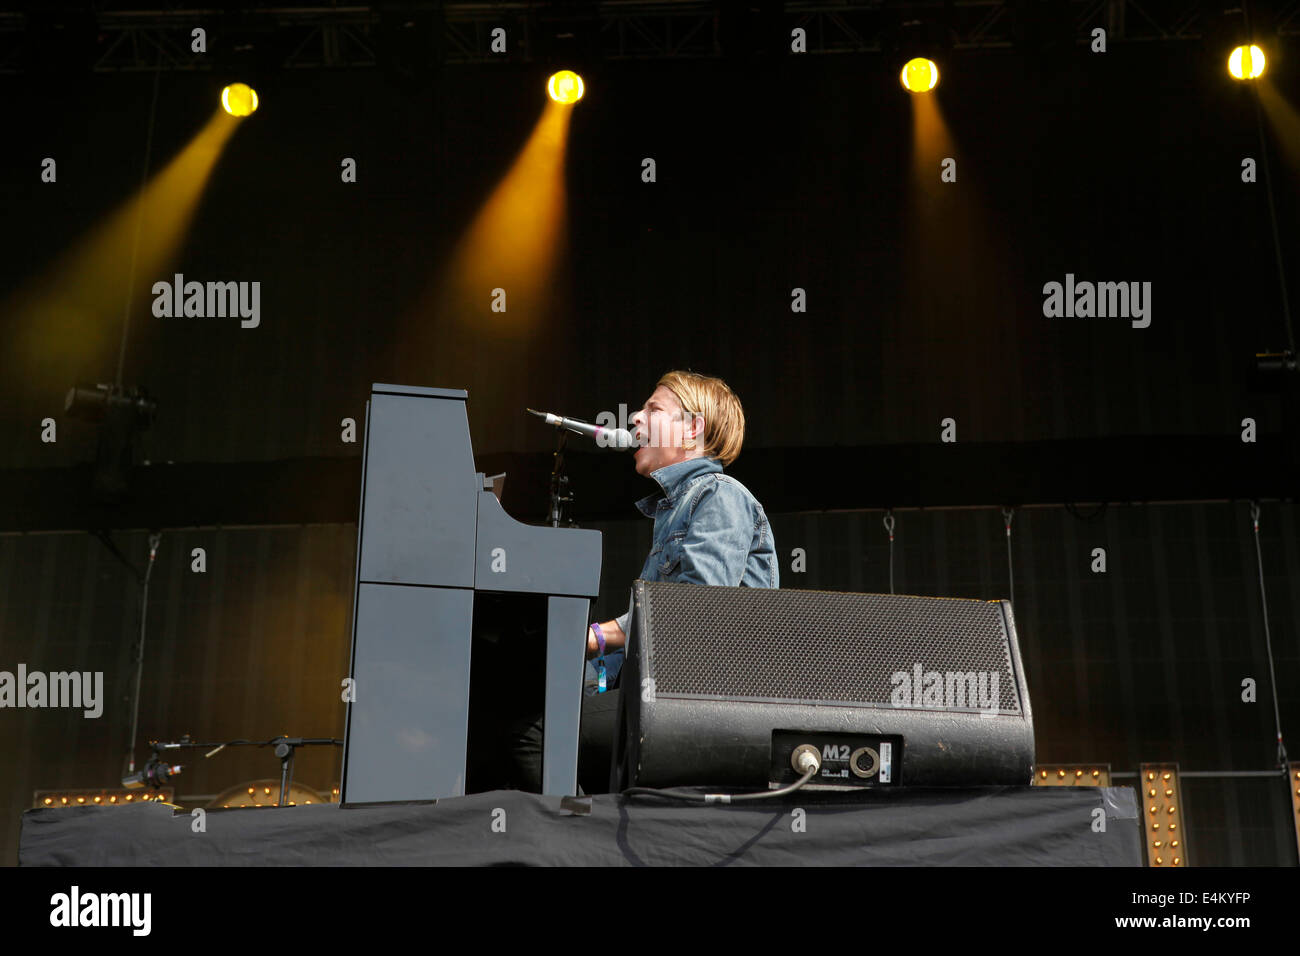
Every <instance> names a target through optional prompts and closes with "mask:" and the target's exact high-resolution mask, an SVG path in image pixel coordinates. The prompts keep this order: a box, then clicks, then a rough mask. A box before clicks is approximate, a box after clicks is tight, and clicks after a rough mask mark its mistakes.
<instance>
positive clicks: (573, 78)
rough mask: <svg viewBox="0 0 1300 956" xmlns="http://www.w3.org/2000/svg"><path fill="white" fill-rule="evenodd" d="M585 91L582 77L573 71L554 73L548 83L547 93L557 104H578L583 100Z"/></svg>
mask: <svg viewBox="0 0 1300 956" xmlns="http://www.w3.org/2000/svg"><path fill="white" fill-rule="evenodd" d="M585 90H586V87H585V86H584V85H583V82H582V77H580V76H579V75H578V74H577V73H574V72H573V71H572V70H561V71H560V72H559V73H552V74H551V78H550V79H549V80H547V81H546V92H547V93H549V94H550V96H551V99H553V100H555V102H557V103H565V104H573V103H576V102H578V100H580V99H582V94H583V92H584V91H585Z"/></svg>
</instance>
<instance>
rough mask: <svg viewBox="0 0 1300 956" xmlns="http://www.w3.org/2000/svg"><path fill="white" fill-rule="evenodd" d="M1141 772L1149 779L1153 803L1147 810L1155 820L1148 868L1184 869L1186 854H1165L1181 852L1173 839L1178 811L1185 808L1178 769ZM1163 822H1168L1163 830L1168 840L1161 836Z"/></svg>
mask: <svg viewBox="0 0 1300 956" xmlns="http://www.w3.org/2000/svg"><path fill="white" fill-rule="evenodd" d="M1139 769H1140V775H1141V777H1144V778H1145V779H1146V783H1147V787H1146V789H1147V796H1148V799H1153V802H1152V803H1151V805H1150V806H1149V807H1148V810H1149V811H1150V813H1151V816H1152V817H1153V818H1155V819H1153V820H1152V822H1151V833H1149V834H1148V835H1147V838H1146V841H1147V842H1146V849H1147V866H1170V865H1172V866H1185V865H1186V864H1187V859H1186V855H1185V854H1181V853H1180V855H1178V856H1166V855H1165V853H1164V852H1162V851H1163V850H1164V849H1168V850H1174V849H1179V850H1181V849H1182V848H1181V847H1180V846H1179V843H1180V841H1179V840H1178V839H1176V838H1175V836H1174V834H1175V833H1176V831H1177V830H1178V822H1177V821H1178V819H1179V816H1180V810H1179V807H1180V806H1181V805H1182V799H1181V793H1180V789H1181V788H1180V786H1179V783H1178V765H1177V764H1142V765H1141V767H1140V768H1139ZM1157 781H1159V782H1157ZM1161 811H1163V812H1161ZM1161 818H1163V819H1164V821H1165V823H1164V826H1163V829H1164V831H1165V833H1166V834H1168V835H1167V836H1166V837H1161V835H1160V831H1161V829H1162V827H1161V823H1160V822H1159V821H1160V819H1161ZM1166 841H1167V842H1166Z"/></svg>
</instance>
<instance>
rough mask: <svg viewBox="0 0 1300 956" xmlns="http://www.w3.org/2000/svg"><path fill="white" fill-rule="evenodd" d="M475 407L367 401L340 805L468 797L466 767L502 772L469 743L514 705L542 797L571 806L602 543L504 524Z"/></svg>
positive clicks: (428, 392) (425, 394)
mask: <svg viewBox="0 0 1300 956" xmlns="http://www.w3.org/2000/svg"><path fill="white" fill-rule="evenodd" d="M467 399H468V394H467V393H466V392H465V391H463V390H459V389H444V388H417V387H411V386H404V385H374V386H372V389H371V395H370V401H369V402H368V403H367V406H366V431H365V445H364V451H363V456H362V462H363V464H362V469H363V471H362V481H361V509H360V515H359V516H358V521H357V572H356V589H355V593H354V597H353V612H352V658H351V670H350V675H349V676H350V677H351V680H352V685H351V690H350V692H348V691H344V694H345V695H346V696H345V699H347V698H349V697H350V698H351V699H350V701H349V703H348V711H347V726H346V731H345V739H344V748H343V775H342V784H341V787H340V789H341V801H342V802H343V803H345V804H358V803H387V802H398V801H412V800H432V799H438V798H441V797H450V796H460V795H463V794H465V793H466V792H467V785H468V783H470V782H471V781H469V780H468V779H467V776H473V772H472V771H471V770H470V769H469V768H470V767H471V765H472V763H473V759H472V758H476V761H477V765H478V766H480V767H481V766H488V767H491V766H492V765H493V764H494V762H496V761H505V760H506V759H507V755H506V754H503V753H497V752H491V753H478V754H474V755H472V754H471V753H470V752H469V749H470V746H471V743H472V742H474V741H477V743H476V744H475V746H478V747H480V749H481V748H487V747H498V748H499V746H500V741H499V739H497V738H493V737H492V736H491V735H485V734H483V733H477V734H476V733H474V732H473V731H474V727H473V726H472V724H473V723H474V721H475V720H478V721H479V722H480V723H481V722H483V721H486V720H487V719H488V718H489V717H490V716H491V714H492V713H494V712H496V711H497V710H499V709H500V708H502V707H509V706H511V705H512V704H513V705H514V706H515V707H516V709H518V707H519V706H524V708H525V709H526V707H527V699H528V698H530V697H531V696H534V695H535V699H536V701H537V702H538V704H539V705H540V706H542V707H544V732H545V736H544V742H543V753H542V792H543V793H547V794H555V795H565V794H574V793H577V768H578V723H579V718H580V715H581V707H582V681H583V671H584V666H585V663H586V642H585V640H584V635H585V631H586V627H587V623H588V613H589V607H590V602H591V599H592V598H594V597H595V596H596V594H597V593H598V592H599V587H600V564H601V536H600V532H598V531H587V530H580V529H573V528H552V527H549V526H533V525H528V524H524V523H522V522H520V521H516V520H515V519H513V518H511V517H510V516H509V515H507V514H506V512H505V510H504V509H503V508H502V507H501V503H500V501H499V499H498V497H497V495H496V494H494V493H493V490H492V483H491V481H490V480H488V479H486V478H485V476H484V474H483V473H481V472H476V471H475V469H474V454H473V450H472V448H471V446H470V436H469V418H468V414H467V410H466V402H467ZM476 664H478V665H479V666H478V667H477V668H476V666H475V665H476ZM471 689H473V691H474V694H473V695H471ZM493 694H499V696H498V697H497V698H493ZM472 696H473V697H474V701H472V700H471V697H472ZM521 700H522V705H521ZM472 704H477V705H478V706H476V707H472ZM472 711H473V714H472ZM476 789H478V788H476Z"/></svg>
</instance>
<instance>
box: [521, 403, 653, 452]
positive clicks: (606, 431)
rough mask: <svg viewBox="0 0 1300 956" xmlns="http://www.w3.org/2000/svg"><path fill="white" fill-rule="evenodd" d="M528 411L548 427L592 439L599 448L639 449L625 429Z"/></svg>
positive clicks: (548, 413)
mask: <svg viewBox="0 0 1300 956" xmlns="http://www.w3.org/2000/svg"><path fill="white" fill-rule="evenodd" d="M528 411H530V412H532V413H533V414H534V415H536V416H537V417H538V418H544V419H546V424H548V425H554V426H555V427H557V428H566V429H568V430H569V431H571V432H575V433H577V434H579V435H584V436H586V437H587V438H594V439H595V440H596V444H597V445H599V446H600V447H601V448H613V449H614V450H616V451H627V450H628V449H629V448H637V447H640V442H638V441H637V440H636V436H635V435H633V434H632V433H631V432H630V431H628V430H627V429H626V428H606V427H605V426H604V425H593V424H591V423H590V422H584V421H579V420H578V419H576V418H565V417H564V416H563V415H552V414H551V413H550V412H539V411H537V410H535V409H532V408H530V409H528Z"/></svg>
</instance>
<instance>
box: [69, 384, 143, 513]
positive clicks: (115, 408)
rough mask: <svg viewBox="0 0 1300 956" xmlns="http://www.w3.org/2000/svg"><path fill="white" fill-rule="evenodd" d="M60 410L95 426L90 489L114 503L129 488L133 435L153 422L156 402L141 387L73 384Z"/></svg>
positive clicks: (132, 458) (133, 454) (134, 437)
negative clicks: (92, 472) (97, 432)
mask: <svg viewBox="0 0 1300 956" xmlns="http://www.w3.org/2000/svg"><path fill="white" fill-rule="evenodd" d="M63 410H64V412H66V413H67V415H68V417H69V418H76V419H81V420H82V421H88V422H94V423H96V424H97V425H98V426H99V443H98V446H97V448H96V451H95V471H94V477H93V482H92V492H93V494H94V496H95V499H96V500H97V501H100V502H103V503H109V504H111V503H117V502H120V501H122V500H124V499H125V498H126V497H127V495H128V493H129V491H130V478H131V467H132V465H133V464H134V458H135V444H136V438H137V436H138V435H139V434H140V432H142V431H144V430H145V429H147V428H148V427H149V426H150V425H151V424H153V420H154V417H155V416H156V415H157V412H158V403H157V402H156V401H155V400H154V399H152V398H151V397H149V394H148V393H147V392H146V391H145V390H144V389H143V388H123V387H122V386H120V385H95V386H85V385H77V386H74V387H72V388H70V389H68V394H67V398H66V399H65V400H64V403H63Z"/></svg>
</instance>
